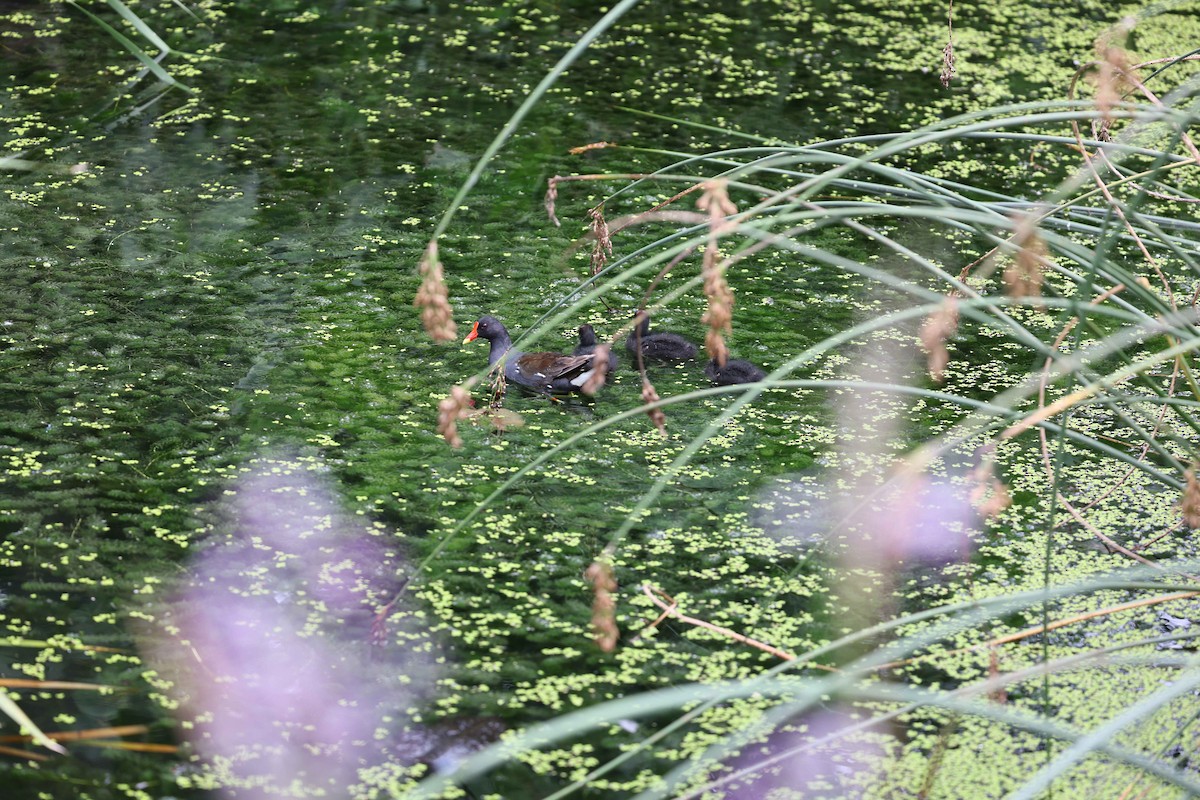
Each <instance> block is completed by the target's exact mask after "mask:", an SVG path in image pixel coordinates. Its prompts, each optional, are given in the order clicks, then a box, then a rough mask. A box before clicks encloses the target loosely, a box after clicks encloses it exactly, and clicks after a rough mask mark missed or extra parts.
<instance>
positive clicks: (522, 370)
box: [463, 315, 593, 394]
mask: <svg viewBox="0 0 1200 800" xmlns="http://www.w3.org/2000/svg"><path fill="white" fill-rule="evenodd" d="M477 338H483V339H487V340H488V341H489V342H491V346H492V349H491V351H490V352H489V353H488V366H495V365H496V362H497V361H499V360H500V359H501V358H504V356H505V354H507V355H508V357H507V358H505V359H504V378H505V380H507V381H509V382H511V383H515V384H517V385H518V386H523V387H525V388H526V389H529V390H531V391H534V392H540V393H543V394H547V393H548V394H569V393H570V392H578V391H580V390H581V388H582V386H583V385H584V384H585V383H587V381H588V378H590V377H591V376H592V372H593V370H592V356H590V355H582V356H567V355H563V354H562V353H522V352H521V351H520V350H513V349H512V339H511V338H509V336H508V331H507V330H506V329H505V327H504V325H503V324H501V322H500V320H498V319H496V318H495V317H493V316H490V315H485V316H482V317H480V318H479V321H478V322H476V323H475V327H473V328H471V332H470V333H468V334H467V338H465V339H463V344H466V343H467V342H473V341H475V339H477Z"/></svg>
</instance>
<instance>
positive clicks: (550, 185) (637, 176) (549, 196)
mask: <svg viewBox="0 0 1200 800" xmlns="http://www.w3.org/2000/svg"><path fill="white" fill-rule="evenodd" d="M650 177H653V175H650V174H647V173H644V172H629V173H612V174H609V173H597V174H592V175H555V176H553V177H552V178H549V179H547V181H546V199H545V201H544V202H545V206H546V214H547V215H548V216H549V217H550V221H551V222H553V223H554V227H556V228H561V227H562V223H561V222H559V221H558V216H557V215H556V214H555V203H556V202H557V200H558V185H559V184H560V183H567V182H568V181H638V180H644V179H646V178H650Z"/></svg>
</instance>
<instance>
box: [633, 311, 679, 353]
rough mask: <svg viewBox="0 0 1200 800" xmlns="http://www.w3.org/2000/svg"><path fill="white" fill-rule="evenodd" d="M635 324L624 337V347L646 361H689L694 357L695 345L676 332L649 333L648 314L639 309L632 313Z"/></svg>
mask: <svg viewBox="0 0 1200 800" xmlns="http://www.w3.org/2000/svg"><path fill="white" fill-rule="evenodd" d="M634 319H635V320H637V324H636V325H634V328H633V331H632V332H631V333H630V334H629V336H627V337H626V339H625V349H626V350H628V351H629V352H630V353H633V354H634V355H635V356H636V355H637V351H638V347H639V346H640V347H641V349H642V358H644V359H646V360H647V361H689V360H691V359H693V358H695V357H696V345H695V344H694V343H692V342H690V341H688V340H687V339H685V338H683V337H682V336H680V335H679V334H677V333H651V332H650V315H649V314H647V313H646V312H645V311H639V312H637V314H635V315H634Z"/></svg>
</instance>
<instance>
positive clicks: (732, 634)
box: [639, 583, 837, 672]
mask: <svg viewBox="0 0 1200 800" xmlns="http://www.w3.org/2000/svg"><path fill="white" fill-rule="evenodd" d="M642 593H643V594H645V595H646V597H649V598H650V602H652V603H654V605H656V606H658V607H659V608H661V609H662V612H663V613H662V614H661V615H660V616H659V618H658V619H657V620H655V622H654V625H657V624H658V623H659V622H661V621H662V620H663V619H665V618H666V617H674V618H675V619H677V620H679V621H680V622H686V623H687V624H689V625H695V626H696V627H697V628H703V629H704V630H706V631H712V632H713V633H719V634H720V635H722V636H726V637H728V638H730V639H733V640H734V641H735V642H741V643H742V644H748V645H750V646H751V647H755V648H758V649H759V650H762V651H763V652H765V653H770V654H771V655H773V656H775V657H776V658H781V659H783V660H784V661H795V660H796V656H794V655H792V654H791V653H789V652H787V651H786V650H780V649H779V648H778V647H775V646H774V645H770V644H767V643H766V642H760V641H758V640H757V639H751V638H750V637H749V636H745V635H743V634H740V633H738V632H736V631H732V630H730V629H729V628H724V627H721V626H720V625H714V624H713V623H711V622H706V621H705V620H702V619H697V618H696V617H689V616H688V615H686V614H684V613H682V612H681V611H680V610H679V604H678V603H677V602H675V598H673V597H671V595H669V594H667V593H666V592H664V591H663V590H662V589H659V588H656V587H654V586H651V585H650V584H648V583H646V584H643V585H642ZM660 598H661V599H660ZM649 627H653V626H649ZM639 635H640V634H639ZM807 666H810V667H812V668H814V669H820V670H825V671H826V672H837V670H836V669H834V668H832V667H828V666H826V665H824V664H816V663H812V662H810V663H809V664H808V665H807Z"/></svg>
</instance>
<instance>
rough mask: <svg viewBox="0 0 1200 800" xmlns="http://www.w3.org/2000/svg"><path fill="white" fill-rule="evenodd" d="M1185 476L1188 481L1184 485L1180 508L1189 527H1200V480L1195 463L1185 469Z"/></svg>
mask: <svg viewBox="0 0 1200 800" xmlns="http://www.w3.org/2000/svg"><path fill="white" fill-rule="evenodd" d="M1183 477H1184V479H1185V480H1186V481H1187V483H1186V484H1185V485H1184V487H1183V498H1182V499H1181V500H1180V501H1179V510H1180V511H1181V512H1182V513H1183V521H1184V523H1185V524H1186V525H1187V526H1188V527H1189V528H1200V481H1197V480H1196V467H1195V466H1194V465H1193V466H1192V467H1190V468H1188V469H1187V470H1185V471H1184V473H1183Z"/></svg>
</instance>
